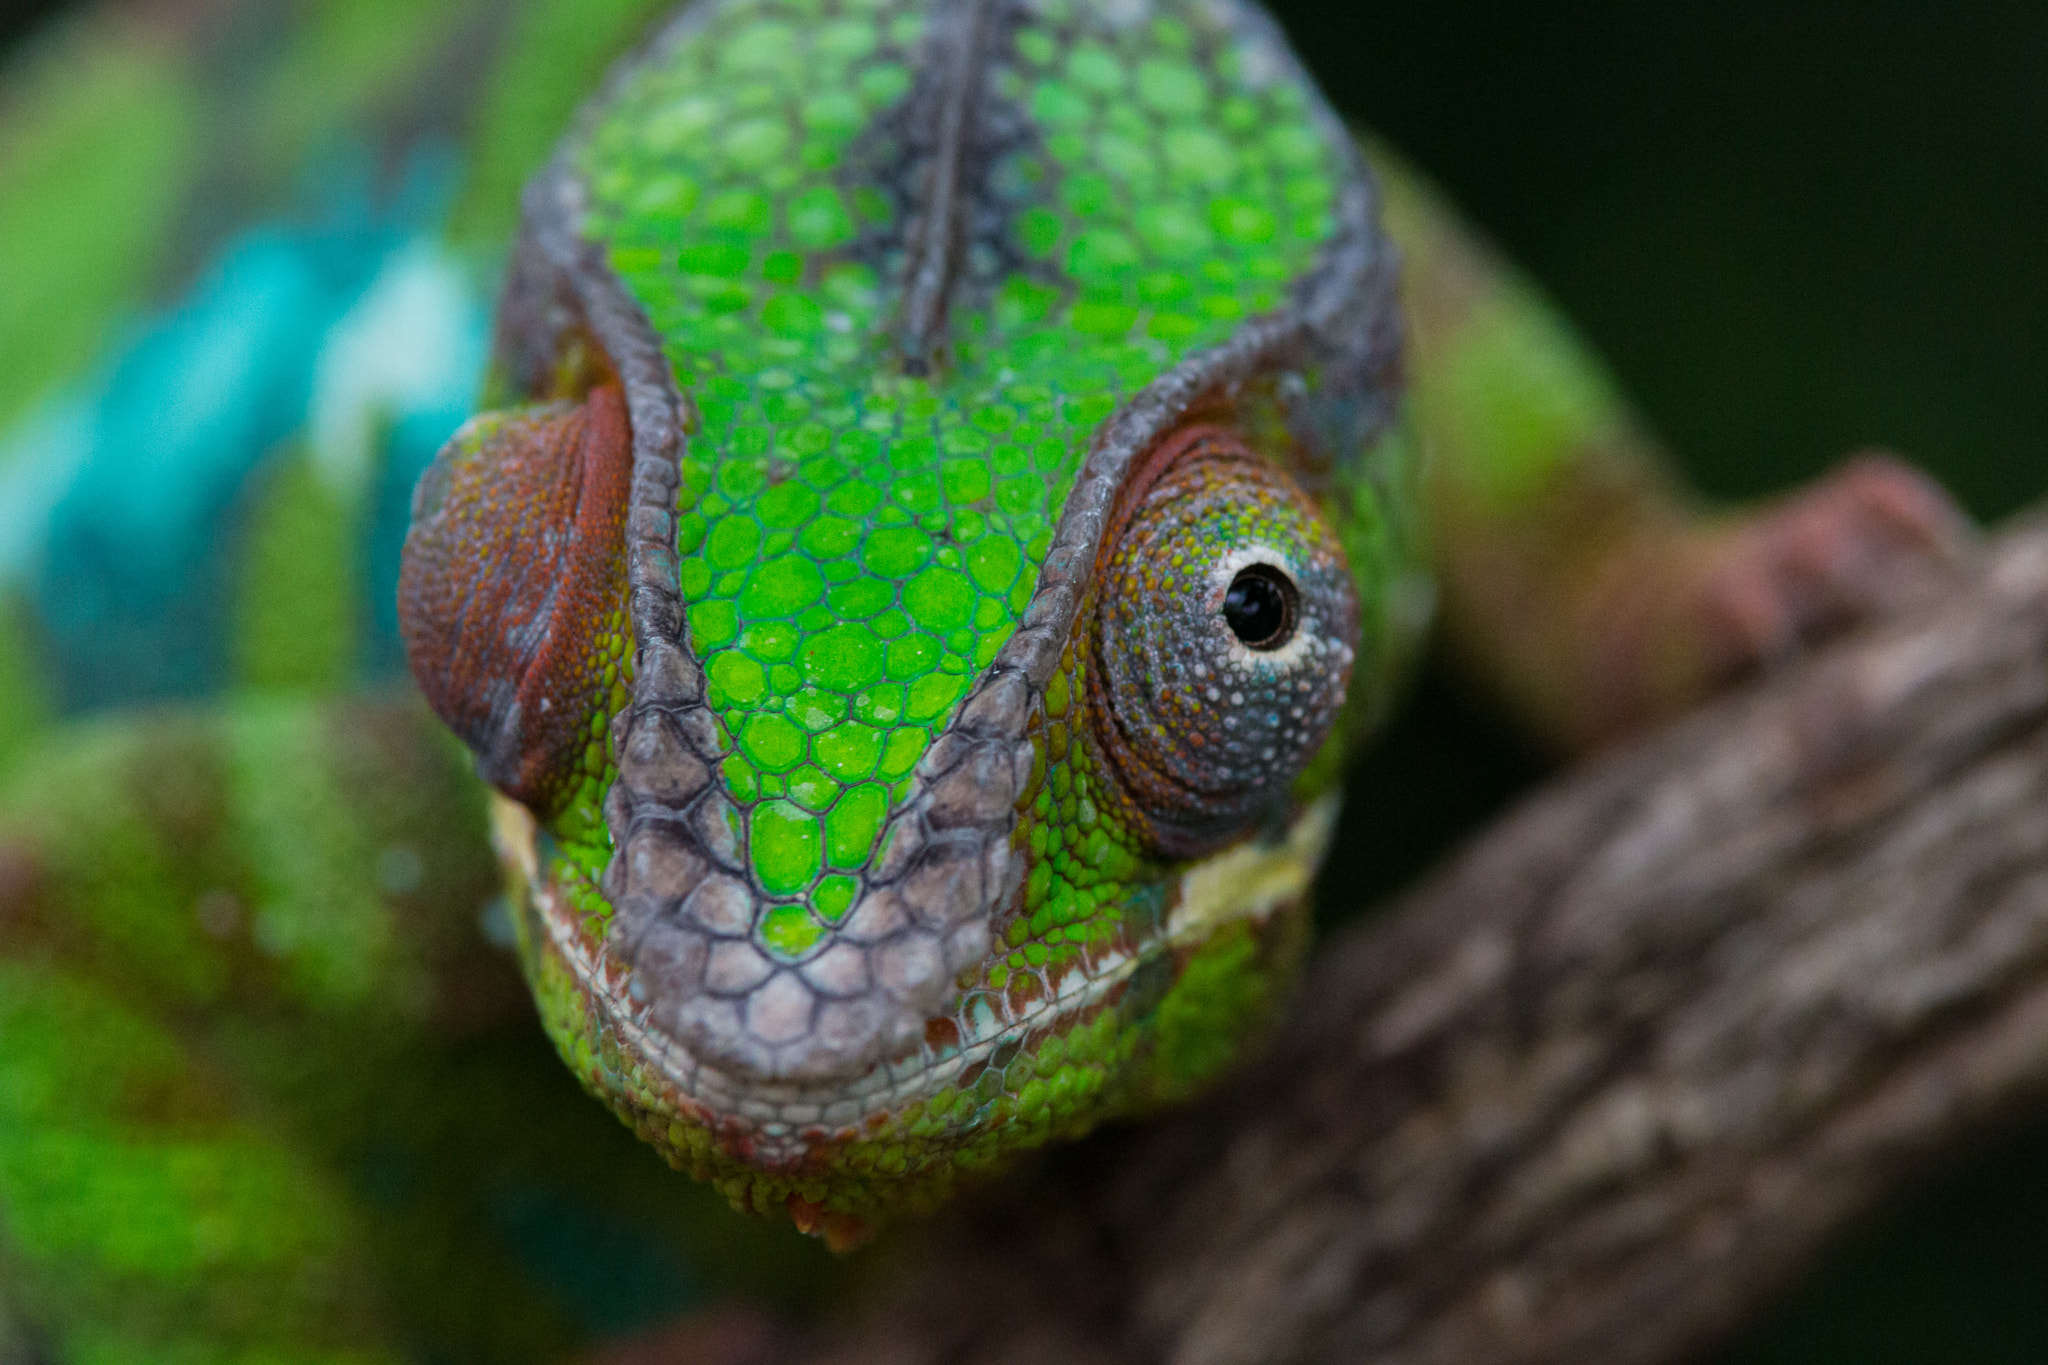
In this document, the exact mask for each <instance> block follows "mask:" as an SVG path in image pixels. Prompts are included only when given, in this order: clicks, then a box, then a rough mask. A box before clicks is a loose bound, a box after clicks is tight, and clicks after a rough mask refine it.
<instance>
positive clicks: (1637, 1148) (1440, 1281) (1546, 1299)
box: [794, 519, 2048, 1365]
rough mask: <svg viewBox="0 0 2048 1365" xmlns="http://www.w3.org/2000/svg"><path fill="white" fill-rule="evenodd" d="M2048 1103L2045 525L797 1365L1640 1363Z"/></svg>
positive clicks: (1761, 1293)
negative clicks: (1933, 1167)
mask: <svg viewBox="0 0 2048 1365" xmlns="http://www.w3.org/2000/svg"><path fill="white" fill-rule="evenodd" d="M2044 1097H2048V519H2040V520H2036V521H2034V522H2032V523H2030V524H2028V525H2024V526H2021V527H2019V528H2017V529H2014V530H2012V531H2009V532H2008V533H2006V534H2005V535H2004V536H2003V537H2001V538H2000V539H1999V540H1998V541H1997V542H1995V543H1994V544H1993V545H1992V546H1991V547H1990V549H1989V550H1988V552H1987V553H1986V554H1985V556H1984V558H1983V561H1982V563H1981V564H1980V565H1978V566H1975V567H1973V569H1972V571H1971V572H1970V574H1969V575H1968V576H1967V581H1966V582H1964V583H1962V584H1960V585H1959V586H1956V587H1954V588H1952V589H1951V590H1949V591H1948V592H1947V593H1946V594H1945V596H1944V598H1943V600H1941V601H1939V602H1938V603H1937V604H1936V605H1935V606H1934V607H1933V608H1932V609H1931V610H1927V611H1925V612H1924V613H1921V614H1919V615H1917V616H1915V617H1913V618H1912V619H1909V620H1906V621H1903V622H1901V623H1899V624H1897V625H1894V626H1892V627H1889V628H1887V629H1885V630H1883V631H1881V632H1878V633H1874V634H1868V635H1864V636H1861V637H1858V638H1855V639H1852V640H1849V641H1846V642H1843V643H1841V644H1838V645H1836V646H1835V647H1834V648H1832V649H1830V650H1828V651H1826V652H1824V653H1821V654H1819V655H1817V656H1815V657H1813V658H1811V659H1809V660H1807V661H1805V662H1803V663H1801V664H1799V665H1797V666H1794V667H1790V668H1787V669H1785V670H1784V671H1782V672H1781V673H1779V674H1778V675H1776V676H1774V677H1772V678H1770V679H1768V680H1766V681H1765V682H1763V683H1762V684H1760V685H1758V686H1756V687H1754V688H1751V689H1750V690H1748V691H1746V692H1744V693H1741V694H1739V695H1735V696H1732V697H1730V698H1728V699H1726V700H1724V701H1722V702H1720V703H1718V704H1716V705H1714V706H1712V707H1710V708H1708V709H1707V710H1705V711H1703V712H1701V713H1699V714H1697V715H1695V716H1693V717H1691V718H1689V719H1688V720H1686V721H1684V722H1682V723H1680V724H1679V725H1677V726H1675V727H1673V728H1671V729H1669V730H1667V731H1664V732H1662V733H1660V734H1657V735H1655V736H1652V737H1650V738H1648V739H1646V740H1644V741H1642V742H1640V743H1638V744H1636V745H1635V746H1633V747H1632V748H1629V749H1628V750H1626V751H1624V752H1618V753H1614V754H1612V755H1610V756H1608V757H1606V758H1604V759H1602V760H1601V761H1599V762H1596V763H1594V764H1591V765H1589V766H1588V767H1586V768H1584V769H1582V770H1580V771H1578V772H1576V773H1574V774H1571V775H1568V776H1566V777H1565V778H1563V779H1562V780H1560V781H1558V782H1556V783H1555V784H1553V785H1552V786H1551V787H1550V788H1548V789H1547V790H1545V791H1543V792H1541V793H1539V794H1538V795H1537V796H1535V797H1534V798H1533V799H1531V800H1530V801H1528V802H1527V803H1526V804H1524V805H1523V806H1522V807H1521V808H1520V809H1519V810H1518V811H1517V812H1516V813H1514V814H1512V815H1511V816H1509V817H1508V818H1506V819H1505V820H1503V821H1502V822H1501V823H1500V824H1499V826H1498V827H1497V828H1495V829H1494V830H1493V831H1492V832H1491V833H1489V834H1488V835H1487V836H1485V837H1484V838H1483V839H1482V840H1481V841H1480V842H1479V843H1478V844H1476V845H1475V846H1474V847H1472V848H1471V849H1470V850H1469V851H1467V852H1466V853H1465V854H1463V855H1462V856H1461V857H1459V858H1458V859H1456V860H1455V862H1454V863H1453V864H1452V865H1451V866H1449V867H1448V868H1447V869H1445V870H1444V871H1442V872H1441V873H1440V874H1438V875H1436V876H1435V877H1434V878H1433V879H1431V880H1430V881H1429V882H1428V883H1427V884H1426V885H1424V886H1422V887H1421V888H1420V889H1418V890H1416V891H1415V892H1413V893H1412V894H1410V895H1408V896H1407V897H1405V898H1404V899H1403V901H1402V902H1401V903H1400V904H1399V905H1397V906H1396V907H1395V908H1394V909H1392V910H1391V911H1390V912H1388V913H1386V914H1383V915H1381V916H1379V917H1378V918H1376V919H1374V920H1372V921H1370V922H1367V923H1366V924H1363V925H1361V926H1359V927H1357V928H1354V929H1352V930H1351V931H1349V932H1347V933H1344V934H1341V935H1339V936H1338V937H1337V938H1336V939H1335V940H1334V941H1333V942H1331V943H1330V944H1329V945H1328V946H1327V947H1326V949H1325V950H1324V952H1323V953H1322V955H1321V957H1320V958H1319V960H1318V962H1317V965H1316V966H1315V968H1314V969H1313V971H1312V973H1311V976H1310V979H1309V981H1308V982H1307V985H1306V988H1305V994H1304V998H1303V1000H1302V1002H1301V1008H1300V1009H1299V1011H1298V1013H1297V1014H1296V1015H1295V1017H1294V1019H1293V1021H1292V1022H1291V1023H1290V1025H1289V1026H1288V1027H1287V1028H1286V1030H1285V1032H1284V1035H1283V1036H1282V1037H1281V1038H1280V1039H1279V1040H1278V1041H1277V1043H1276V1045H1275V1047H1274V1048H1273V1050H1272V1052H1271V1053H1270V1055H1269V1056H1267V1057H1266V1058H1265V1059H1264V1060H1263V1061H1261V1062H1259V1063H1258V1064H1256V1065H1255V1066H1254V1067H1253V1068H1251V1070H1250V1074H1248V1075H1247V1076H1245V1077H1244V1078H1242V1079H1241V1081H1240V1082H1239V1083H1237V1084H1236V1085H1235V1086H1234V1087H1233V1088H1231V1089H1230V1090H1228V1092H1227V1093H1224V1094H1222V1095H1219V1096H1217V1097H1215V1098H1213V1099H1212V1100H1210V1101H1208V1102H1206V1103H1204V1104H1202V1105H1201V1106H1200V1107H1198V1108H1196V1109H1193V1110H1191V1111H1188V1112H1184V1113H1181V1114H1179V1115H1176V1116H1174V1117H1172V1118H1170V1119H1167V1120H1164V1121H1161V1122H1158V1123H1155V1124H1151V1125H1146V1126H1140V1127H1134V1128H1132V1129H1130V1130H1127V1131H1123V1132H1120V1133H1115V1134H1111V1135H1107V1136H1105V1137H1102V1138H1099V1139H1096V1140H1094V1141H1092V1142H1089V1143H1086V1144H1083V1145H1082V1146H1080V1147H1078V1148H1076V1149H1073V1150H1070V1151H1068V1152H1066V1153H1063V1154H1059V1155H1056V1156H1054V1157H1050V1158H1048V1159H1047V1160H1046V1162H1045V1163H1044V1164H1043V1167H1042V1169H1040V1170H1039V1171H1037V1172H1035V1173H1033V1174H1032V1175H1031V1176H1030V1177H1028V1178H1026V1179H1022V1180H1018V1181H1015V1182H1011V1183H1009V1184H1007V1185H1005V1186H1003V1187H1001V1188H1000V1189H998V1190H996V1191H993V1192H991V1193H990V1194H989V1195H987V1196H985V1197H983V1198H982V1199H980V1200H979V1201H977V1202H976V1203H974V1204H973V1205H972V1206H970V1207H967V1208H964V1209H962V1210H961V1211H959V1212H958V1213H956V1214H954V1215H953V1216H951V1217H950V1218H948V1219H947V1220H945V1221H943V1222H942V1223H940V1224H938V1225H935V1226H934V1227H932V1228H929V1229H925V1230H923V1231H921V1232H920V1233H918V1234H915V1235H914V1236H913V1237H912V1238H910V1239H909V1240H908V1242H907V1243H906V1244H905V1245H902V1246H901V1247H899V1248H898V1250H897V1251H896V1253H895V1255H896V1258H897V1261H898V1262H899V1263H898V1264H896V1265H895V1266H894V1268H893V1270H892V1271H891V1273H890V1274H889V1275H888V1276H887V1277H886V1278H885V1279H884V1280H883V1287H881V1288H878V1289H877V1290H876V1291H875V1293H874V1295H873V1296H871V1299H870V1304H871V1306H870V1307H869V1308H868V1309H867V1311H866V1312H865V1313H864V1315H863V1316H861V1317H860V1318H859V1319H858V1320H856V1321H852V1322H845V1323H839V1324H834V1325H833V1326H832V1327H831V1329H830V1330H829V1331H827V1332H825V1333H823V1334H822V1335H821V1336H820V1337H819V1339H818V1341H819V1345H818V1348H817V1349H816V1350H815V1351H813V1352H811V1353H808V1354H805V1353H801V1352H798V1353H794V1354H797V1355H801V1356H802V1358H806V1359H815V1360H829V1361H831V1362H834V1363H835V1365H855V1363H856V1362H876V1363H878V1365H879V1363H880V1362H888V1363H889V1365H926V1363H927V1362H929V1363H930V1365H938V1362H956V1361H958V1362H970V1361H971V1362H996V1363H998V1365H1004V1363H1010V1362H1015V1363H1017V1365H1021V1363H1022V1362H1026V1361H1032V1362H1036V1361H1046V1362H1052V1361H1058V1362H1093V1361H1101V1362H1109V1361H1172V1362H1177V1363H1178V1365H1236V1363H1237V1362H1269V1361H1270V1362H1277V1361H1295V1360H1304V1361H1360V1360H1372V1361H1377V1362H1389V1363H1392V1362H1400V1363H1401V1365H1508V1363H1509V1362H1538V1361H1557V1362H1567V1361H1569V1362H1580V1361H1597V1362H1600V1365H1638V1363H1646V1362H1653V1361H1669V1360H1674V1359H1677V1358H1680V1357H1683V1356H1684V1355H1686V1354H1688V1353H1691V1352H1694V1351H1697V1350H1698V1349H1700V1348H1701V1347H1702V1346H1703V1345H1706V1344H1709V1343H1711V1342H1712V1341H1713V1340H1714V1339H1716V1338H1717V1337H1719V1336H1721V1335H1723V1334H1724V1333H1726V1332H1727V1331H1728V1330H1729V1329H1730V1328H1732V1327H1733V1326H1735V1325H1736V1324H1738V1323H1739V1322H1740V1321H1741V1320H1742V1319H1743V1317H1744V1316H1745V1315H1746V1314H1747V1313H1749V1312H1750V1311H1751V1310H1752V1309H1753V1308H1754V1307H1755V1306H1757V1304H1758V1303H1759V1301H1760V1300H1761V1299H1762V1298H1764V1297H1765V1296H1767V1295H1770V1294H1772V1293H1774V1292H1777V1291H1780V1290H1782V1289H1783V1288H1784V1287H1785V1286H1786V1285H1787V1284H1788V1282H1789V1281H1790V1280H1791V1279H1792V1278H1793V1277H1794V1276H1796V1275H1797V1274H1798V1272H1799V1271H1800V1269H1801V1268H1802V1267H1803V1266H1805V1265H1806V1264H1807V1263H1808V1262H1809V1261H1810V1260H1811V1259H1812V1257H1813V1255H1814V1253H1815V1251H1816V1250H1817V1249H1818V1248H1819V1247H1820V1246H1822V1245H1823V1243H1824V1242H1825V1241H1826V1239H1827V1238H1828V1237H1829V1235H1830V1234H1831V1233H1833V1232H1835V1231H1836V1230H1837V1229H1839V1228H1840V1227H1841V1226H1842V1225H1843V1223H1844V1222H1845V1220H1848V1219H1851V1218H1853V1217H1855V1216H1856V1215H1858V1214H1859V1213H1861V1212H1863V1211H1865V1210H1867V1209H1869V1208H1870V1207H1871V1206H1872V1205H1873V1204H1874V1203H1875V1202H1876V1201H1878V1200H1880V1199H1882V1198H1883V1197H1884V1196H1885V1195H1886V1194H1887V1193H1888V1192H1891V1191H1892V1190H1894V1189H1895V1188H1896V1187H1897V1186H1898V1185H1899V1184H1900V1183H1901V1182H1902V1181H1904V1180H1906V1179H1908V1178H1910V1177H1912V1176H1913V1175H1915V1174H1917V1173H1918V1172H1920V1171H1922V1170H1923V1169H1925V1168H1926V1166H1927V1165H1928V1164H1929V1163H1930V1162H1931V1161H1933V1160H1935V1159H1937V1158H1939V1157H1940V1156H1941V1155H1942V1154H1944V1153H1946V1152H1951V1151H1953V1150H1954V1149H1955V1148H1956V1147H1957V1146H1958V1145H1961V1144H1966V1143H1968V1142H1969V1141H1971V1140H1972V1139H1974V1138H1979V1137H1981V1136H1982V1135H1983V1134H1985V1133H1986V1132H1988V1131H1989V1130H1990V1129H1991V1128H1992V1127H1993V1126H1994V1125H1996V1124H1999V1123H2001V1122H2004V1121H2008V1120H2010V1119H2012V1118H2013V1116H2014V1115H2016V1114H2017V1113H2020V1112H2022V1111H2023V1110H2025V1109H2026V1108H2027V1107H2029V1106H2032V1105H2035V1104H2037V1103H2038V1102H2040V1101H2041V1100H2042V1099H2043V1098H2044Z"/></svg>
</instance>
